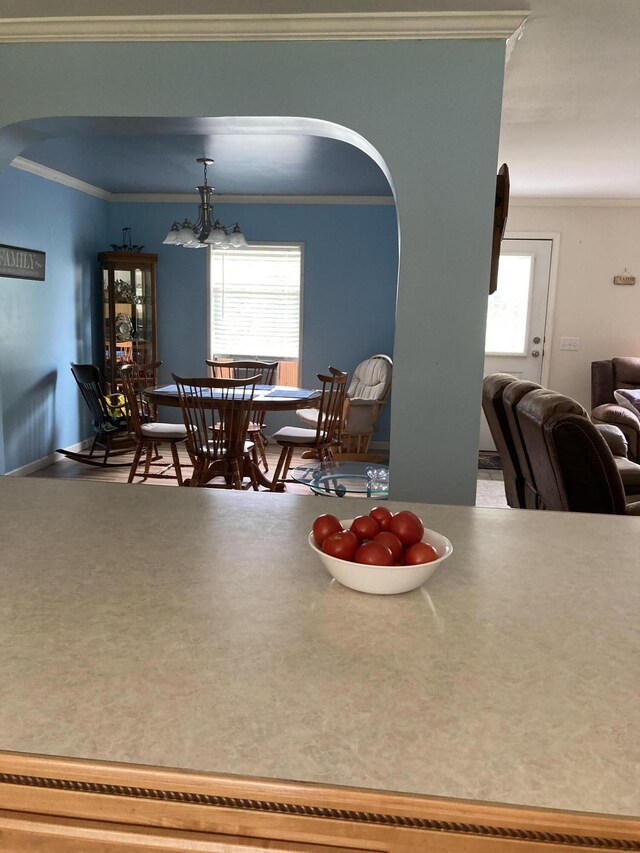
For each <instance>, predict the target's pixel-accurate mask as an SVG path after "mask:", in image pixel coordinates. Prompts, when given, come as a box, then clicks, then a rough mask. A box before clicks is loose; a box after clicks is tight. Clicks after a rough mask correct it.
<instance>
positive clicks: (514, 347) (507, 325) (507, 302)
mask: <svg viewBox="0 0 640 853" xmlns="http://www.w3.org/2000/svg"><path fill="white" fill-rule="evenodd" d="M532 280H533V257H532V256H531V255H501V256H500V264H499V266H498V289H497V290H496V292H495V293H492V294H491V296H489V310H488V314H487V333H486V338H485V352H487V353H509V354H512V355H519V354H521V355H524V353H525V351H526V348H527V337H528V325H529V300H530V296H531V282H532Z"/></svg>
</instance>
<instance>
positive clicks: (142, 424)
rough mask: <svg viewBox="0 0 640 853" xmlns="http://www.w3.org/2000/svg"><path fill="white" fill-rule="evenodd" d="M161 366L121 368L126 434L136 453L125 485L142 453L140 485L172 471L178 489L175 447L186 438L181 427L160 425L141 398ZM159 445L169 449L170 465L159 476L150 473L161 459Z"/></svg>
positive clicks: (158, 363) (180, 476)
mask: <svg viewBox="0 0 640 853" xmlns="http://www.w3.org/2000/svg"><path fill="white" fill-rule="evenodd" d="M161 364H162V362H161V361H156V362H154V363H153V364H123V365H122V367H121V375H122V390H123V391H124V396H125V400H126V408H127V419H128V423H129V431H130V434H131V435H132V436H133V438H134V439H135V442H136V450H135V454H134V457H133V462H132V463H131V470H130V471H129V479H128V480H127V482H128V483H133V479H134V477H135V476H136V474H137V470H138V466H139V464H140V460H141V458H142V454H143V453H144V454H145V463H144V471H143V472H142V474H141V475H140V476H141V477H142V481H144V480H146V479H147V478H149V477H164V476H165V475H166V472H167V471H168V470H169V469H170V468H171V467H173V468H174V469H175V477H176V480H177V481H178V485H179V486H181V485H182V469H181V467H180V457H179V455H178V445H179V444H182V443H184V441H185V440H186V438H187V430H186V427H185V426H183V425H182V424H168V423H159V422H158V421H157V420H156V419H155V417H154V413H153V412H152V411H151V408H150V406H149V403H148V401H147V400H146V399H145V397H144V394H143V391H144V389H145V388H146V387H147V386H148V385H149V384H150V383H153V381H154V377H155V375H156V371H157V369H158V368H159V367H160V365H161ZM161 444H168V445H169V446H170V448H171V457H172V460H173V462H172V464H170V465H163V466H162V467H163V468H164V470H163V471H162V472H156V473H153V472H152V471H151V466H152V464H153V462H155V461H156V460H158V459H162V457H161V456H160V455H159V454H158V446H159V445H161Z"/></svg>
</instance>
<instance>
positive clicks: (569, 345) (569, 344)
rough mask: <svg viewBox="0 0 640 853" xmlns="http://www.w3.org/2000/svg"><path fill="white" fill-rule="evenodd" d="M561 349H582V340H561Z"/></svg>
mask: <svg viewBox="0 0 640 853" xmlns="http://www.w3.org/2000/svg"><path fill="white" fill-rule="evenodd" d="M560 349H568V350H577V349H580V338H560Z"/></svg>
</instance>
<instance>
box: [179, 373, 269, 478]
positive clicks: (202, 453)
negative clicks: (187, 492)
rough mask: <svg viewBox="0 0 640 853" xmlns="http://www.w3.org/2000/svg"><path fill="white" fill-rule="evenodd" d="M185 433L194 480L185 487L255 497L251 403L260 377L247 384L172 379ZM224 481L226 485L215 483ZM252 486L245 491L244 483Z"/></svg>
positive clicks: (250, 378)
mask: <svg viewBox="0 0 640 853" xmlns="http://www.w3.org/2000/svg"><path fill="white" fill-rule="evenodd" d="M172 376H173V381H174V382H175V383H176V386H177V388H178V396H179V399H180V408H181V409H182V416H183V419H184V426H185V428H186V430H187V447H188V448H189V451H190V455H191V457H192V460H193V476H192V478H191V480H190V481H187V482H186V483H185V485H190V486H210V487H214V488H228V489H244V488H245V487H246V488H248V487H249V486H252V487H253V488H254V489H255V490H256V491H257V489H258V482H257V480H256V474H255V469H256V467H257V466H255V463H254V461H253V459H252V449H253V443H252V442H250V441H247V429H248V427H249V423H250V418H251V411H252V406H253V397H254V394H255V387H256V384H257V383H259V382H260V381H261V379H262V376H261V375H260V374H256V375H254V376H249V377H247V378H245V379H216V378H215V377H204V378H195V379H185V378H183V377H181V376H176V375H175V374H172ZM216 477H224V481H225V482H224V485H222V484H214V483H211V480H213V479H215V478H216ZM246 478H248V480H249V482H248V484H247V485H246V486H245V484H244V480H245V479H246Z"/></svg>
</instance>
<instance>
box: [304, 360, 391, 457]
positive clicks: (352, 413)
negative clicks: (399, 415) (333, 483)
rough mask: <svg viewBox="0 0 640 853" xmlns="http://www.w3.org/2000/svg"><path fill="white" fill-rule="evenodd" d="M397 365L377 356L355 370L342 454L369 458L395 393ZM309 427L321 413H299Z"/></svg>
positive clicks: (346, 401)
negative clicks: (379, 422) (379, 423)
mask: <svg viewBox="0 0 640 853" xmlns="http://www.w3.org/2000/svg"><path fill="white" fill-rule="evenodd" d="M392 370H393V362H392V360H391V358H390V357H389V356H388V355H381V354H378V355H373V356H371V358H367V359H366V360H365V361H362V362H361V363H360V364H359V365H358V366H357V367H356V369H355V370H354V372H353V376H352V379H351V383H350V385H349V387H348V389H347V396H346V400H345V407H344V415H343V420H342V453H343V454H348V455H349V456H351V457H352V458H353V457H365V456H366V455H367V454H368V451H369V443H370V442H371V438H372V436H373V434H374V432H375V429H376V421H377V419H378V416H379V414H380V411H381V409H382V407H383V406H384V405H385V403H386V402H387V398H388V396H389V392H390V390H391V373H392ZM296 415H297V416H298V418H299V419H300V420H301V421H303V423H304V424H305V426H308V427H312V428H315V426H316V424H317V422H318V409H298V410H297V411H296Z"/></svg>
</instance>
